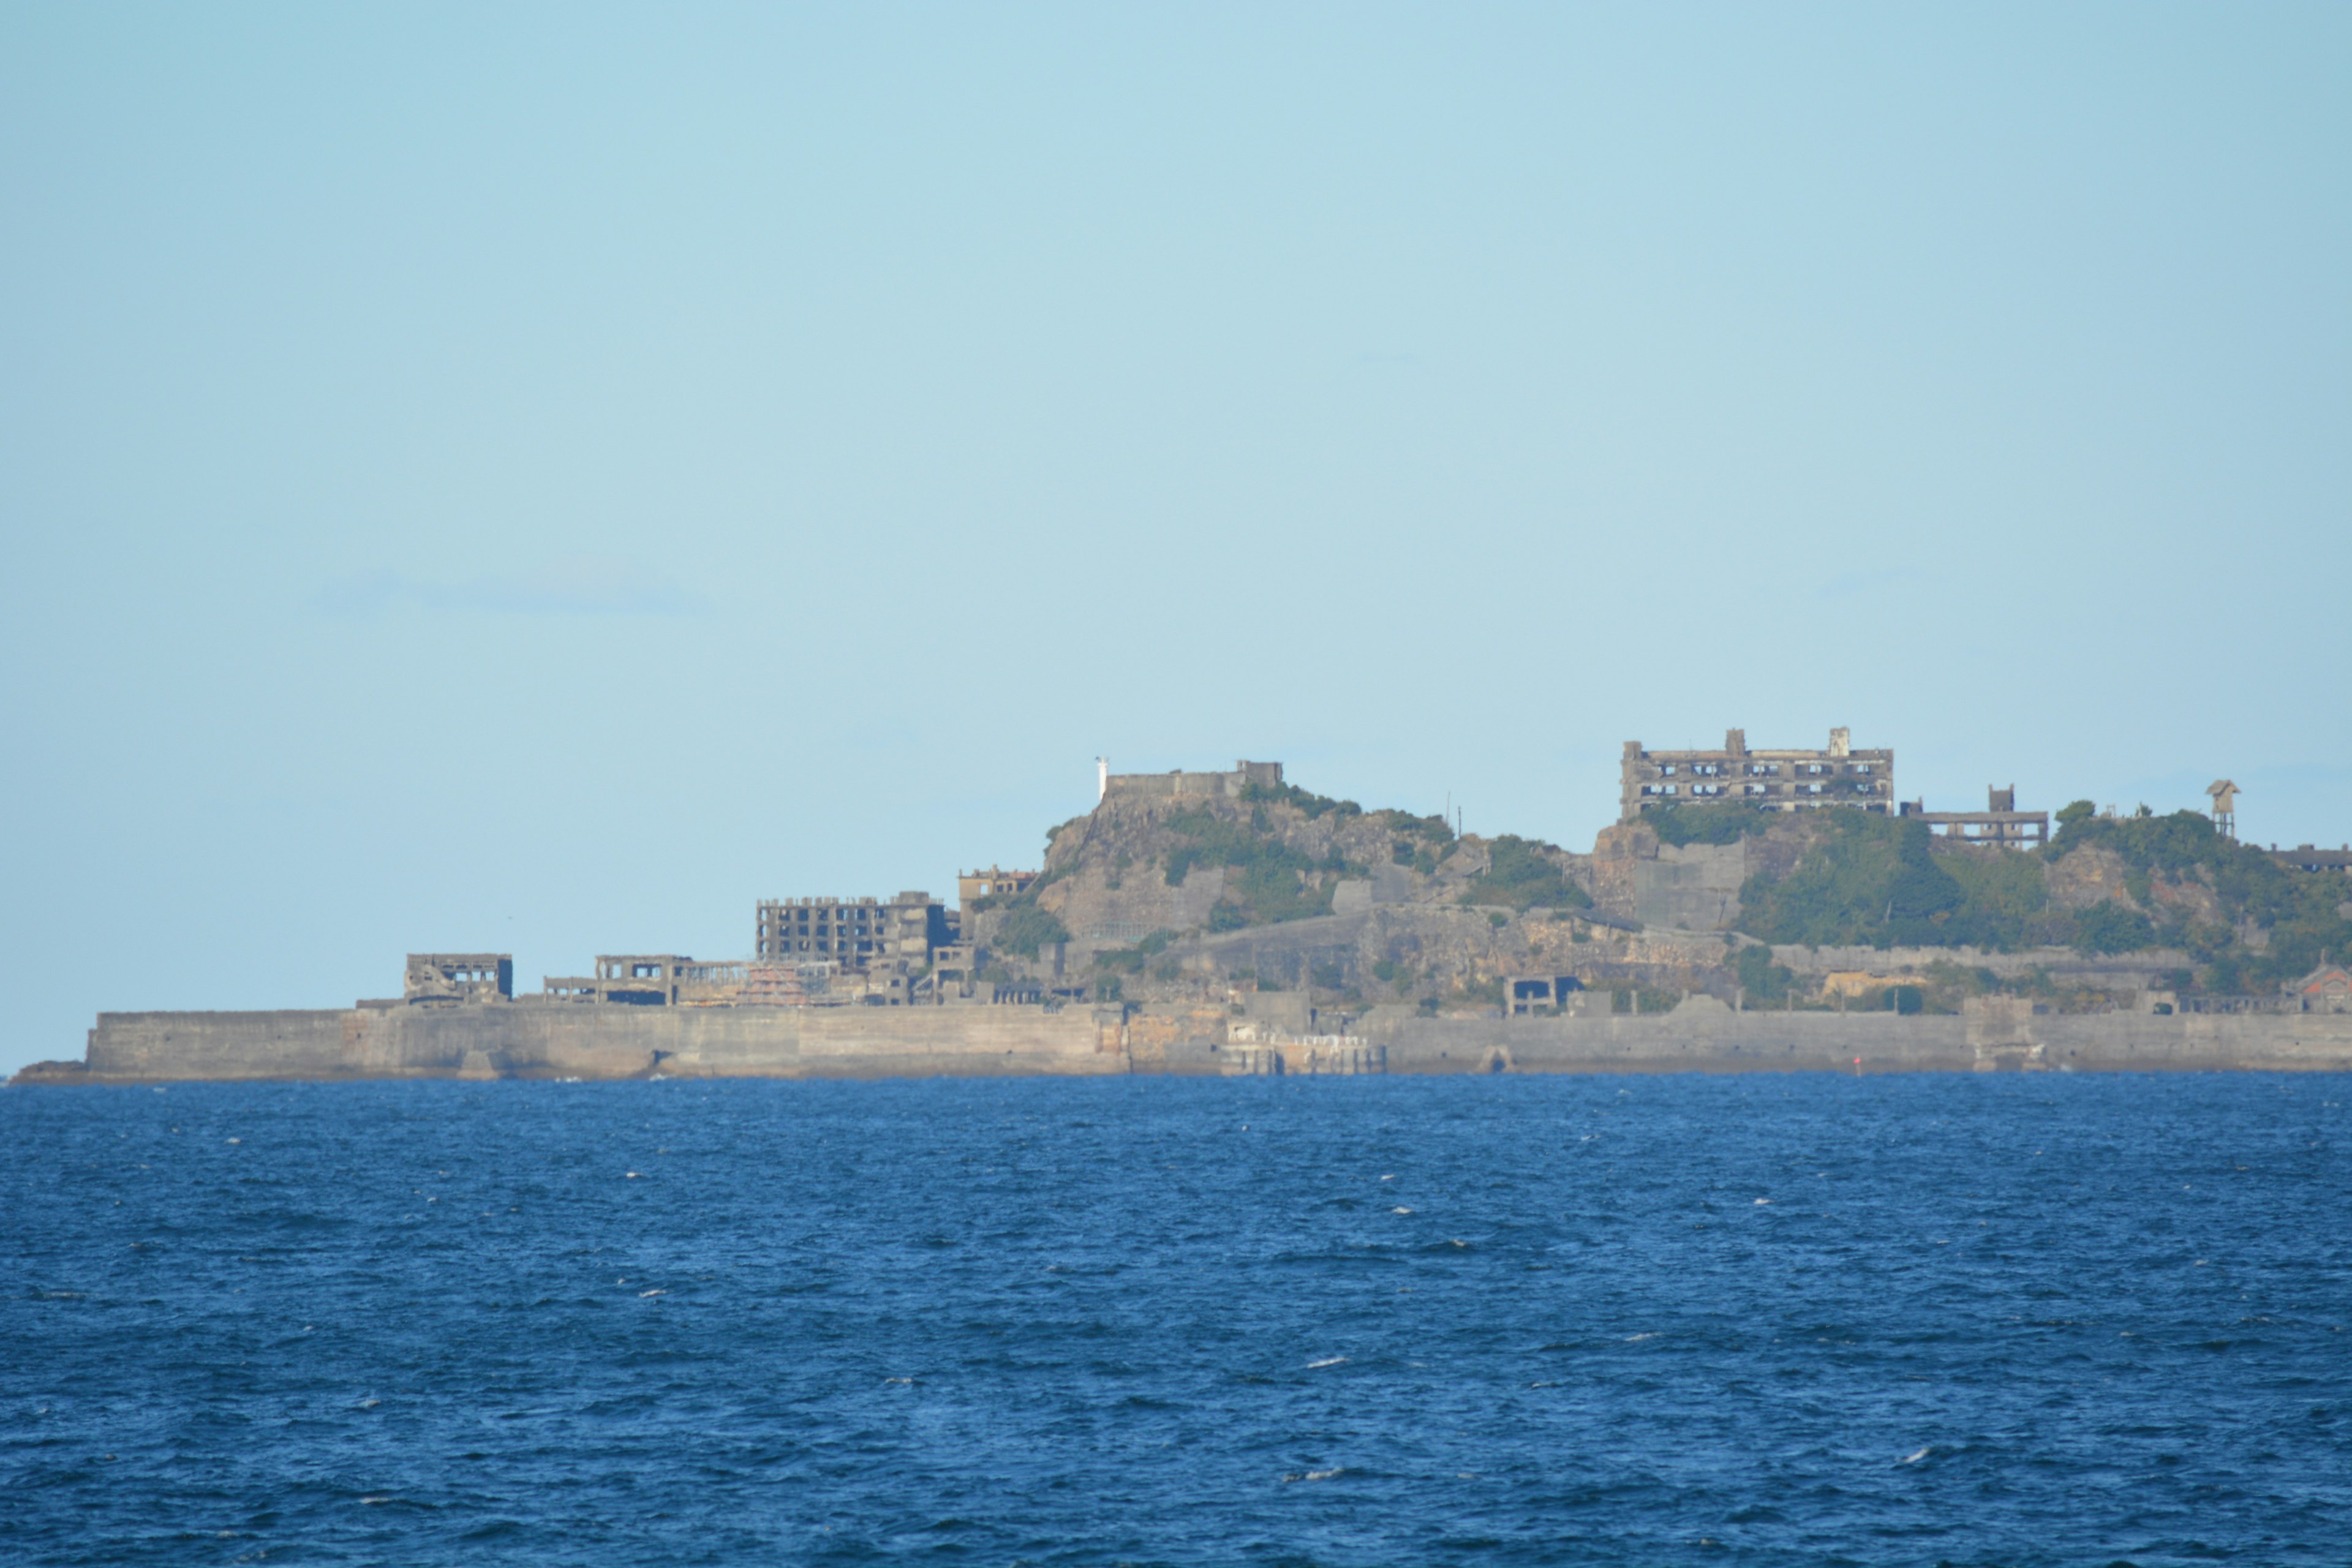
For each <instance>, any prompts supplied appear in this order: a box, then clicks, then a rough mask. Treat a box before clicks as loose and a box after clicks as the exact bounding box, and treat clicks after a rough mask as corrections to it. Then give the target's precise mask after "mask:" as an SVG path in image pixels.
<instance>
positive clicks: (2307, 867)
mask: <svg viewBox="0 0 2352 1568" xmlns="http://www.w3.org/2000/svg"><path fill="white" fill-rule="evenodd" d="M2271 858H2272V859H2273V860H2276V861H2277V862H2278V863H2279V864H2280V865H2282V866H2284V867H2285V868H2287V869H2288V870H2290V871H2352V844H2347V845H2346V846H2345V847H2343V848H2341V849H2317V848H2314V847H2312V846H2310V845H2308V844H2299V845H2297V846H2295V847H2294V848H2292V849H2282V848H2280V847H2278V846H2277V845H2275V844H2273V845H2272V846H2271Z"/></svg>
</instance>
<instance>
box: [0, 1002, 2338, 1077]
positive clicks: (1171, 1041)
mask: <svg viewBox="0 0 2352 1568" xmlns="http://www.w3.org/2000/svg"><path fill="white" fill-rule="evenodd" d="M1348 1039H1349V1041H1354V1040H1357V1039H1360V1040H1361V1041H1362V1043H1363V1044H1364V1045H1365V1046H1367V1047H1377V1050H1376V1051H1375V1052H1372V1053H1371V1054H1364V1053H1358V1055H1359V1056H1360V1057H1361V1059H1362V1060H1363V1061H1364V1062H1371V1061H1375V1060H1376V1061H1378V1062H1380V1063H1381V1067H1379V1068H1361V1067H1360V1068H1353V1069H1351V1070H1385V1071H1388V1072H1391V1073H1461V1072H1493V1071H1502V1072H1787V1071H1811V1072H1982V1071H1998V1070H2011V1069H2021V1070H2027V1071H2034V1070H2042V1071H2081V1072H2100V1071H2146V1070H2181V1069H2188V1070H2210V1069H2216V1068H2258V1069H2266V1070H2278V1071H2310V1070H2321V1071H2344V1070H2352V1015H2346V1014H2316V1013H2314V1014H2268V1015H2253V1016H2246V1015H2232V1016H2203V1015H2173V1016H2160V1015H2155V1014H2147V1013H2107V1014H2096V1015H2084V1016H2053V1015H2044V1014H2036V1013H2034V1012H2032V1008H2031V1006H2030V1005H2027V1004H2024V1003H2020V1002H2013V1001H2003V1000H2000V999H1992V1000H1989V1001H1984V1002H1979V1003H1972V1004H1971V1005H1970V1006H1969V1011H1968V1012H1967V1013H1966V1014H1965V1015H1963V1016H1958V1017H1954V1016H1907V1017H1906V1016H1896V1015H1894V1014H1889V1013H1851V1014H1838V1013H1788V1012H1778V1011H1758V1012H1748V1013H1742V1012H1735V1011H1734V1010H1732V1009H1731V1008H1729V1007H1727V1006H1725V1005H1723V1004H1722V1003H1720V1002H1717V1001H1715V1000H1714V999H1712V998H1710V997H1705V996H1696V997H1693V998H1691V999H1690V1000H1689V1001H1687V1002H1685V1003H1684V1004H1683V1005H1681V1006H1679V1007H1676V1008H1675V1010H1674V1011H1672V1012H1670V1013H1664V1014H1654V1015H1643V1016H1633V1015H1609V1014H1601V1015H1597V1016H1596V1015H1590V1014H1588V1015H1585V1016H1566V1017H1547V1018H1500V1017H1495V1018H1423V1017H1421V1016H1417V1015H1415V1014H1412V1013H1409V1012H1405V1011H1403V1010H1402V1009H1391V1008H1381V1009H1377V1010H1375V1011H1374V1012H1373V1013H1372V1014H1371V1015H1370V1016H1367V1017H1365V1018H1363V1019H1361V1020H1360V1021H1359V1022H1358V1023H1356V1024H1355V1025H1353V1026H1351V1027H1350V1029H1349V1035H1348ZM1351 1049H1352V1047H1351ZM1246 1054H1247V1053H1246V1052H1244V1051H1243V1050H1241V1049H1239V1048H1238V1047H1237V1046H1235V1045H1233V1044H1229V1043H1228V1042H1227V1040H1226V1038H1225V1031H1224V1029H1223V1026H1222V1020H1221V1019H1220V1017H1219V1016H1218V1015H1217V1014H1216V1013H1215V1011H1214V1010H1213V1009H1207V1010H1203V1011H1202V1012H1201V1013H1200V1014H1199V1015H1198V1016H1190V1015H1188V1016H1183V1017H1178V1016H1173V1015H1171V1016H1167V1017H1146V1016H1139V1017H1135V1018H1127V1019H1122V1018H1120V1017H1119V1016H1118V1014H1117V1013H1116V1011H1114V1012H1112V1013H1111V1014H1109V1015H1108V1016H1103V1017H1100V1018H1098V1017H1097V1016H1095V1015H1094V1014H1092V1013H1091V1012H1090V1011H1089V1010H1087V1009H1086V1008H1081V1007H1068V1008H1064V1009H1062V1010H1060V1011H1058V1012H1050V1013H1049V1012H1047V1011H1046V1010H1045V1009H1044V1008H1043V1007H964V1008H945V1009H936V1010H935V1009H930V1008H921V1007H916V1008H874V1007H842V1008H813V1009H807V1010H801V1009H794V1008H751V1007H745V1008H718V1007H540V1006H526V1005H488V1006H459V1007H446V1008H438V1007H436V1008H415V1007H411V1008H391V1009H377V1008H362V1009H356V1010H353V1011H351V1012H304V1013H106V1014H101V1015H100V1016H99V1021H98V1027H97V1028H95V1029H93V1030H92V1031H91V1032H90V1044H89V1059H88V1061H87V1062H86V1063H80V1062H73V1063H58V1062H51V1063H42V1064H39V1065H38V1066H37V1067H34V1068H26V1071H25V1072H24V1073H22V1074H20V1075H18V1079H17V1081H18V1082H23V1083H72V1082H100V1083H152V1082H166V1081H184V1080H191V1079H213V1080H232V1079H387V1078H480V1079H491V1078H581V1079H625V1078H644V1077H651V1076H656V1075H661V1076H668V1077H713V1078H719V1077H726V1078H932V1077H1018V1076H1033V1075H1040V1074H1053V1075H1081V1076H1091V1075H1098V1074H1108V1073H1122V1074H1123V1073H1130V1072H1132V1073H1147V1074H1183V1075H1192V1074H1210V1075H1215V1074H1229V1073H1234V1072H1237V1071H1240V1070H1243V1069H1244V1068H1245V1067H1246V1066H1247V1065H1248V1064H1246V1063H1245V1062H1244V1060H1243V1059H1242V1058H1244V1056H1245V1055H1246ZM1350 1059H1351V1060H1353V1059H1355V1058H1350ZM1260 1065H1261V1066H1263V1065H1264V1064H1260Z"/></svg>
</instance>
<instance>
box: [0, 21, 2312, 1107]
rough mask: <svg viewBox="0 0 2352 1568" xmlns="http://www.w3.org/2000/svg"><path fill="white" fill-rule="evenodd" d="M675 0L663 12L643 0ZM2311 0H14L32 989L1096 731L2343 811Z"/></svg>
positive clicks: (551, 962) (2, 471)
mask: <svg viewBox="0 0 2352 1568" xmlns="http://www.w3.org/2000/svg"><path fill="white" fill-rule="evenodd" d="M681 9H684V10H685V14H684V15H682V16H681V15H679V14H677V13H678V12H679V11H680V10H681ZM2347 81H2352V11H2347V9H2346V8H2345V7H2343V6H2341V5H2325V6H2319V5H2315V6H2300V7H2298V6H2284V7H2282V6H2232V7H2219V6H2200V7H2193V8H2192V7H2179V6H2174V7H2165V6H2149V5H2127V6H2091V5H2078V6H2065V7H2052V6H2047V5H2033V6H2019V7H2006V8H2004V7H1994V6H1983V5H1969V6H1964V7H1961V6H1953V7H1945V8H1941V9H1937V8H1931V7H1923V6H1902V7H1895V6H1870V7H1853V8H1836V7H1825V6H1804V7H1780V8H1772V7H1762V6H1754V5H1739V6H1729V7H1704V6H1700V7H1692V6H1684V7H1676V8H1666V7H1640V8H1633V7H1628V8H1624V9H1620V10H1611V11H1600V10H1579V9H1572V8H1568V7H1563V6H1558V5H1541V6H1528V7H1506V6H1483V7H1463V6H1447V7H1438V6H1418V7H1385V8H1384V7H1374V6H1365V5H1346V6H1334V7H1307V6H1274V7H1268V6H1265V5H1247V6H1235V7H1229V8H1215V7H1209V6H1202V5H1189V6H1184V7H1181V8H1179V7H1170V8H1162V9H1159V10H1151V9H1147V8H1143V7H1137V6H1104V5H1083V6H1069V7H1061V8H1049V7H1032V6H1022V7H995V8H986V7H978V6H970V5H955V6H939V7H906V6H896V7H892V6H877V5H856V6H843V7H838V8H808V7H804V8H798V9H783V8H779V7H775V6H769V5H760V6H750V7H744V8H740V9H734V8H727V7H720V6H698V7H693V8H690V9H688V8H676V7H663V8H654V7H646V8H644V9H639V10H615V9H607V8H594V7H587V6H582V5H561V6H547V7H542V8H535V9H534V8H527V7H523V6H520V5H506V6H498V7H483V6H457V7H445V8H438V9H436V8H431V7H425V6H402V7H397V8H394V7H381V8H376V9H374V10H373V11H370V10H363V9H361V8H358V7H350V6H335V7H321V6H289V7H286V8H283V9H265V8H257V7H249V6H205V7H197V6H152V7H135V6H114V7H87V6H84V7H67V6H60V5H51V6H39V5H16V6H13V7H9V8H7V9H6V10H5V11H0V223H5V234H6V237H7V239H6V244H5V246H0V527H5V540H6V544H7V559H8V567H7V570H6V572H5V575H0V611H4V612H5V613H0V657H5V664H6V671H7V676H8V679H6V680H5V682H0V724H5V734H6V736H7V750H6V756H7V767H6V770H5V784H0V789H5V804H6V806H7V808H8V810H7V816H8V820H9V821H10V822H11V823H12V825H13V826H14V829H15V831H14V832H12V833H11V834H9V835H8V836H7V837H6V839H5V847H0V877H4V878H5V887H6V889H7V891H6V900H5V932H0V937H5V940H6V941H7V942H9V943H10V946H11V952H12V955H13V957H14V960H15V963H16V973H17V975H18V983H17V984H16V987H15V988H14V990H13V993H12V995H11V1004H10V1006H9V1009H8V1011H7V1014H6V1021H5V1024H0V1070H5V1069H6V1068H13V1067H15V1066H16V1065H19V1064H21V1063H22V1062H25V1061H28V1060H32V1059H35V1058H45V1057H69V1056H74V1055H77V1054H79V1049H80V1047H81V1039H82V1031H83V1030H84V1029H85V1028H86V1027H87V1026H88V1025H89V1021H90V1016H91V1015H92V1014H93V1013H95V1012H96V1011H97V1010H99V1009H100V1008H106V1009H110V1010H113V1009H122V1010H128V1009H138V1008H151V1007H173V1006H207V1007H209V1006H319V1005H341V1004H345V1003H348V1002H349V1001H350V1000H351V998H352V997H353V996H355V995H362V994H365V995H381V994H386V993H391V992H396V990H397V988H398V985H399V970H400V961H401V954H402V953H403V952H405V951H407V950H410V949H418V950H426V949H474V948H497V949H504V950H509V951H511V952H514V953H515V954H516V957H517V961H518V965H517V966H518V970H519V972H520V982H521V984H523V985H525V986H528V987H531V988H536V986H537V984H538V982H539V978H540V976H541V974H542V973H577V972H578V971H579V969H580V968H581V966H582V965H583V964H584V963H586V962H587V960H588V959H589V957H590V956H591V955H592V954H593V953H594V952H630V951H639V952H643V951H665V952H667V951H679V952H692V953H696V954H706V955H712V956H726V955H734V954H740V953H741V952H744V951H746V949H747V948H748V947H749V945H750V942H751V914H752V906H753V902H754V900H756V899H758V898H760V897H761V896H766V895H782V894H801V893H812V892H835V893H845V894H856V893H866V892H872V893H879V894H886V895H887V894H888V893H890V892H893V891H895V890H897V889H901V888H918V887H919V888H929V889H937V890H950V889H951V886H952V881H951V879H952V878H953V875H954V873H955V871H956V869H957V868H958V865H959V864H960V863H962V864H971V863H979V862H986V861H989V860H992V859H994V860H1001V861H1003V862H1005V863H1007V864H1012V863H1014V862H1022V863H1029V862H1034V860H1035V859H1036V858H1037V857H1038V854H1039V851H1040V847H1041V843H1042V835H1043V832H1044V829H1045V826H1047V825H1048V824H1050V823H1053V822H1055V821H1058V820H1060V819H1061V818H1063V817H1066V816H1070V815H1073V814H1075V813H1076V812H1079V811H1082V810H1084V809H1086V808H1087V806H1088V805H1090V804H1091V801H1092V795H1093V762H1092V759H1093V758H1094V756H1095V755H1096V753H1097V752H1108V754H1109V755H1110V757H1111V758H1112V759H1113V761H1114V763H1115V764H1116V765H1118V767H1120V768H1122V769H1163V768H1168V767H1172V766H1177V765H1180V764H1181V765H1185V766H1194V767H1205V766H1223V765H1230V763H1231V762H1232V760H1233V759H1234V758H1235V757H1239V756H1251V757H1278V758H1281V759H1283V760H1284V761H1286V763H1289V765H1290V768H1291V773H1292V776H1293V777H1294V778H1295V779H1296V780H1297V782H1299V783H1302V784H1307V785H1308V786H1310V787H1313V788H1316V789H1319V790H1324V791H1327V792H1328V793H1332V794H1339V795H1350V796H1353V797H1356V798H1358V799H1360V800H1362V801H1364V802H1366V803H1368V804H1382V805H1389V804H1392V805H1404V806H1409V807H1412V808H1414V809H1419V810H1434V809H1436V808H1437V807H1438V805H1440V804H1441V802H1442V801H1444V799H1445V798H1446V796H1447V795H1448V794H1449V793H1450V794H1451V795H1452V796H1453V798H1454V799H1455V800H1456V801H1458V802H1461V803H1463V804H1464V805H1465V812H1466V823H1467V826H1469V827H1470V828H1472V829H1473V830H1475V831H1486V832H1496V831H1517V832H1523V833H1529V834H1536V835H1540V836H1543V837H1549V838H1552V839H1555V840H1558V841H1559V842H1562V843H1567V844H1570V845H1572V846H1575V847H1584V846H1586V845H1587V844H1589V842H1590V839H1591V833H1592V831H1593V830H1594V829H1595V828H1596V827H1598V826H1601V825H1602V824H1603V823H1605V822H1606V821H1607V820H1608V819H1609V818H1610V816H1612V813H1613V809H1614V800H1615V768H1616V758H1617V752H1618V747H1619V745H1620V743H1621V742H1623V741H1624V740H1626V739H1629V738H1640V739H1643V740H1645V741H1647V742H1652V743H1654V744H1670V743H1690V742H1705V741H1710V740H1712V739H1714V738H1716V737H1718V736H1719V735H1720V734H1721V732H1722V731H1723V730H1724V728H1725V727H1726V726H1727V725H1730V724H1743V725H1745V726H1746V728H1747V730H1748V736H1749V738H1750V740H1751V742H1755V743H1758V744H1763V743H1768V742H1795V743H1816V742H1818V741H1819V739H1820V738H1821V737H1822V735H1823V734H1825V732H1826V731H1827V730H1828V729H1829V727H1830V726H1832V724H1848V725H1851V726H1853V730H1854V734H1855V739H1856V742H1857V743H1863V744H1874V745H1875V744H1891V745H1893V746H1895V748H1896V750H1897V753H1898V771H1897V782H1898V784H1899V786H1900V787H1901V790H1902V793H1903V794H1904V795H1922V794H1924V795H1926V796H1927V799H1928V800H1929V802H1930V804H1931V805H1942V806H1967V805H1976V804H1978V803H1979V802H1980V801H1981V799H1982V794H1981V792H1982V790H1983V787H1984V785H1985V784H1988V783H2000V784H2007V783H2010V782H2011V781H2012V780H2014V781H2015V783H2016V784H2017V785H2018V787H2019V790H2020V792H2021V796H2022V800H2023V803H2024V804H2027V805H2042V806H2055V805H2059V804H2062V803H2063V802H2064V801H2066V800H2069V799H2072V798H2074V797H2076V796H2083V795H2088V796H2091V797H2093V798H2095V799H2096V800H2098V801H2100V802H2102V803H2103V804H2104V803H2106V802H2116V803H2119V804H2122V805H2126V806H2128V805H2132V804H2134V803H2137V802H2138V801H2142V800H2145V801H2147V802H2148V803H2150V804H2151V805H2156V806H2158V808H2160V809H2169V808H2171V807H2175V806H2179V805H2199V804H2201V802H2202V796H2201V793H2200V792H2201V789H2202V787H2203V785H2204V784H2206V783H2207V782H2208V781H2209V780H2210V779H2211V778H2213V777H2214V776H2216V775H2218V774H2221V773H2228V774H2231V775H2232V776H2234V777H2235V778H2237V779H2238V780H2239V782H2240V783H2241V784H2244V785H2245V786H2246V787H2247V794H2246V796H2245V798H2244V800H2243V803H2242V823H2243V826H2244V830H2245V832H2246V833H2247V835H2248V836H2249V837H2259V838H2263V839H2266V840H2267V839H2273V838H2274V839H2277V840H2280V841H2282V842H2289V843H2292V842H2298V841H2301V840H2305V839H2315V840H2319V841H2324V842H2329V843H2335V842H2340V841H2343V840H2345V839H2347V838H2352V722H2347V714H2346V708H2345V689H2346V685H2345V682H2346V671H2347V668H2352V633H2347V625H2352V543H2347V535H2352V528H2347V521H2352V517H2348V516H2347V513H2348V512H2352V508H2347V502H2348V501H2352V447H2347V437H2352V353H2347V351H2352V320H2348V319H2347V314H2348V312H2347V306H2352V223H2347V219H2352V200H2347V197H2352V188H2347V187H2352V174H2347V169H2352V159H2347V153H2352V134H2347V132H2352V92H2347V90H2346V83H2347Z"/></svg>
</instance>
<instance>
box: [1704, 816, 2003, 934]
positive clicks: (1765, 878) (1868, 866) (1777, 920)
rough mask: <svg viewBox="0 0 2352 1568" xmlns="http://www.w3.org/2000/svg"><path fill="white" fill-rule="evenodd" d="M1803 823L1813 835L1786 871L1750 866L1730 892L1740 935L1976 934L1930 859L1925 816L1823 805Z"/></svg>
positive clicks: (1950, 882) (1957, 895) (1960, 897)
mask: <svg viewBox="0 0 2352 1568" xmlns="http://www.w3.org/2000/svg"><path fill="white" fill-rule="evenodd" d="M1808 826H1810V827H1811V828H1812V829H1813V831H1814V837H1813V842H1812V844H1811V847H1809V848H1808V849H1807V850H1806V851H1805V853H1804V855H1803V857H1802V858H1801V859H1799V860H1798V862H1797V864H1796V866H1795V867H1794V868H1791V869H1790V872H1789V874H1788V875H1787V876H1786V877H1782V878H1778V879H1775V878H1773V877H1772V876H1770V874H1769V873H1766V872H1759V873H1758V874H1757V875H1755V876H1753V877H1750V878H1749V879H1748V885H1747V886H1746V887H1745V888H1743V889H1741V890H1740V895H1739V898H1740V904H1741V907H1742V910H1743V911H1744V917H1743V919H1742V920H1741V921H1740V927H1741V929H1742V930H1744V931H1747V932H1748V934H1749V935H1751V936H1759V937H1762V938H1763V939H1764V940H1765V941H1767V942H1803V943H1806V944H1807V945H1809V946H1813V947H1822V946H1829V945H1834V944H1843V943H1849V942H1851V943H1863V944H1869V945H1874V946H1878V947H1889V946H1894V945H1896V944H1898V943H1899V944H1903V945H1914V944H1918V945H1929V946H1941V945H1947V944H1950V943H1956V942H1973V941H1976V940H1977V939H1978V933H1977V931H1976V929H1975V926H1976V922H1974V921H1971V920H1970V919H1969V918H1967V916H1968V915H1969V912H1970V911H1969V910H1968V901H1969V900H1968V895H1967V893H1966V891H1965V890H1964V889H1962V888H1961V886H1960V884H1959V882H1958V880H1956V879H1954V878H1953V877H1952V875H1951V873H1950V872H1948V871H1947V870H1945V869H1944V868H1943V867H1941V866H1940V865H1938V864H1937V861H1936V856H1935V853H1934V847H1933V844H1932V842H1931V840H1932V836H1931V835H1930V834H1929V833H1928V831H1927V824H1926V823H1924V822H1917V821H1909V822H1906V821H1904V820H1902V819H1901V818H1897V817H1886V816H1870V815H1865V814H1864V813H1862V812H1858V811H1833V812H1832V811H1825V812H1819V813H1815V814H1813V815H1812V817H1811V821H1810V822H1809V823H1808ZM1956 917H1957V918H1956Z"/></svg>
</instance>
